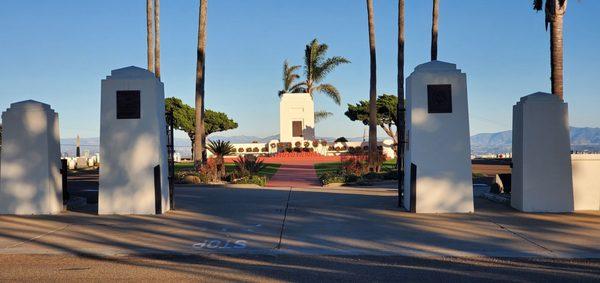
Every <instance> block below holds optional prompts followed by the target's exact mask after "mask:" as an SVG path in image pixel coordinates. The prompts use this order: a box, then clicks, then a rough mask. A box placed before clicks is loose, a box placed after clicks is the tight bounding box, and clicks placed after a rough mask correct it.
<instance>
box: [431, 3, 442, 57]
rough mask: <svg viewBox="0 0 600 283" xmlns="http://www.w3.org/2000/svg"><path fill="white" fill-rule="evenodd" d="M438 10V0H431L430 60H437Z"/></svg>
mask: <svg viewBox="0 0 600 283" xmlns="http://www.w3.org/2000/svg"><path fill="white" fill-rule="evenodd" d="M439 11H440V2H439V0H433V9H432V17H431V61H435V60H437V58H438V57H437V55H438V15H439Z"/></svg>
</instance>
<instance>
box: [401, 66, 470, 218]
mask: <svg viewBox="0 0 600 283" xmlns="http://www.w3.org/2000/svg"><path fill="white" fill-rule="evenodd" d="M406 86H407V88H406V90H407V101H406V102H407V112H406V117H407V135H408V138H407V141H408V144H406V159H405V166H406V167H405V168H406V170H405V183H404V207H406V208H407V209H409V210H411V211H414V212H417V213H453V212H459V213H468V212H473V211H474V204H473V180H472V174H471V159H470V156H471V145H470V140H469V113H468V112H469V111H468V101H467V76H466V74H465V73H462V72H461V70H459V69H457V68H456V65H455V64H450V63H445V62H440V61H431V62H429V63H425V64H422V65H419V66H417V67H416V68H415V71H414V72H413V73H412V74H411V75H410V76H409V77H408V78H407V80H406Z"/></svg>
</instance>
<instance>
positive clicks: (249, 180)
mask: <svg viewBox="0 0 600 283" xmlns="http://www.w3.org/2000/svg"><path fill="white" fill-rule="evenodd" d="M233 183H234V184H254V185H259V186H261V187H264V186H265V185H266V184H267V177H265V176H258V175H252V176H245V177H242V178H239V179H237V180H235V181H234V182H233Z"/></svg>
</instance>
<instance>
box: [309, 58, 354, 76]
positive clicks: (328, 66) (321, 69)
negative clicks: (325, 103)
mask: <svg viewBox="0 0 600 283" xmlns="http://www.w3.org/2000/svg"><path fill="white" fill-rule="evenodd" d="M348 63H350V60H348V59H346V58H344V57H341V56H334V57H331V58H328V59H326V60H325V62H323V64H321V65H320V66H317V67H316V68H315V75H314V76H313V80H314V81H315V82H320V81H322V80H323V79H325V77H326V76H327V75H328V74H329V73H330V72H331V71H333V69H335V67H337V66H339V65H342V64H348Z"/></svg>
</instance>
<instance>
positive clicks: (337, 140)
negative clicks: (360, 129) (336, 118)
mask: <svg viewBox="0 0 600 283" xmlns="http://www.w3.org/2000/svg"><path fill="white" fill-rule="evenodd" d="M333 142H339V143H346V142H348V139H347V138H345V137H339V138H337V139H335V141H333Z"/></svg>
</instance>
